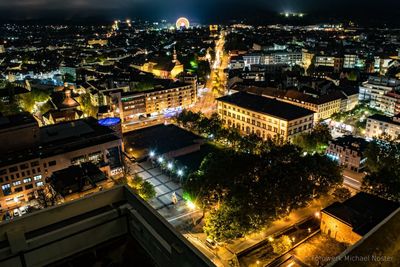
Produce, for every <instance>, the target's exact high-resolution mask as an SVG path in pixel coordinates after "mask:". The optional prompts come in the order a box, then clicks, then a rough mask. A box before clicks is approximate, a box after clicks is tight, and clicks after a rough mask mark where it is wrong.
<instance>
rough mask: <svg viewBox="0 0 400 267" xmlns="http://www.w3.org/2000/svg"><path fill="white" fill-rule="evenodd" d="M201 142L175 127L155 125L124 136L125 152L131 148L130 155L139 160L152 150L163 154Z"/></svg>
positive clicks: (198, 138)
mask: <svg viewBox="0 0 400 267" xmlns="http://www.w3.org/2000/svg"><path fill="white" fill-rule="evenodd" d="M201 140H203V138H201V137H200V136H198V135H195V134H193V133H191V132H189V131H186V130H184V129H182V128H179V127H178V126H176V125H173V124H170V125H164V124H160V125H155V126H151V127H148V128H143V129H140V130H137V131H132V132H128V133H125V134H124V143H125V148H126V150H128V149H130V148H132V152H131V153H132V154H133V156H134V157H135V158H137V159H140V158H144V157H146V156H147V153H148V152H149V151H150V150H152V151H154V152H155V153H156V154H165V153H168V152H171V151H175V150H178V149H182V148H185V147H188V146H191V145H194V144H196V143H198V142H199V141H201Z"/></svg>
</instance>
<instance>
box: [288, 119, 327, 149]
mask: <svg viewBox="0 0 400 267" xmlns="http://www.w3.org/2000/svg"><path fill="white" fill-rule="evenodd" d="M330 140H332V135H331V133H330V131H329V128H328V126H327V125H324V124H317V125H316V126H315V127H314V129H313V130H312V131H311V132H310V133H303V134H300V135H297V136H296V137H295V138H294V139H293V143H294V144H295V145H297V146H299V147H301V148H302V149H303V151H305V152H308V153H314V152H318V153H324V152H325V150H326V148H327V146H328V144H329V141H330Z"/></svg>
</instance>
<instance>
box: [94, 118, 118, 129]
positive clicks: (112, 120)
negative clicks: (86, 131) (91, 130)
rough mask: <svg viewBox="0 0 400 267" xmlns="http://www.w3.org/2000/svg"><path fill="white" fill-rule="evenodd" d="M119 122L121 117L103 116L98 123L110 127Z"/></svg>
mask: <svg viewBox="0 0 400 267" xmlns="http://www.w3.org/2000/svg"><path fill="white" fill-rule="evenodd" d="M120 123H121V119H120V118H116V117H111V118H105V119H101V120H99V124H100V125H101V126H107V127H111V126H114V125H117V124H120Z"/></svg>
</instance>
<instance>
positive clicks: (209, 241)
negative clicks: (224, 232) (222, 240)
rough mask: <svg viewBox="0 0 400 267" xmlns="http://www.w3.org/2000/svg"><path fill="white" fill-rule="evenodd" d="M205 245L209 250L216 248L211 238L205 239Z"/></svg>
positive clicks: (215, 243)
mask: <svg viewBox="0 0 400 267" xmlns="http://www.w3.org/2000/svg"><path fill="white" fill-rule="evenodd" d="M206 245H207V247H209V248H211V249H216V248H217V242H215V241H214V240H212V239H211V238H207V239H206Z"/></svg>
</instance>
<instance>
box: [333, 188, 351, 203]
mask: <svg viewBox="0 0 400 267" xmlns="http://www.w3.org/2000/svg"><path fill="white" fill-rule="evenodd" d="M333 196H334V197H335V199H336V200H337V201H339V202H343V201H345V200H347V199H349V198H350V197H351V192H350V190H349V189H347V188H345V187H338V188H336V189H335V191H333Z"/></svg>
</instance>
